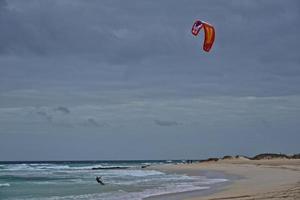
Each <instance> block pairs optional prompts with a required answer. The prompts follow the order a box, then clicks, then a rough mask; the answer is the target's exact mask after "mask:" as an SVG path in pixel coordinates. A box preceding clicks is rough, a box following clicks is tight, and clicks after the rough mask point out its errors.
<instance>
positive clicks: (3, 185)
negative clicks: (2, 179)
mask: <svg viewBox="0 0 300 200" xmlns="http://www.w3.org/2000/svg"><path fill="white" fill-rule="evenodd" d="M9 186H10V184H9V183H0V187H9Z"/></svg>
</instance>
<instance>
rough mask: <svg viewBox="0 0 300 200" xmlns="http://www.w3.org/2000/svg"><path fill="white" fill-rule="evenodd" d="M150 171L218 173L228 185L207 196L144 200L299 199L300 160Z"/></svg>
mask: <svg viewBox="0 0 300 200" xmlns="http://www.w3.org/2000/svg"><path fill="white" fill-rule="evenodd" d="M150 168H151V169H156V170H159V171H163V172H168V173H184V174H187V175H189V176H197V175H199V174H201V175H203V173H205V171H211V172H214V173H217V172H219V173H220V174H224V175H225V176H228V177H229V182H228V184H224V185H222V186H220V187H218V186H217V188H216V189H212V190H211V191H210V192H208V193H206V192H204V191H202V190H200V191H191V192H183V193H173V194H166V195H159V196H153V197H149V198H145V199H147V200H160V199H172V200H173V199H174V200H179V199H185V200H223V199H237V200H248V199H276V200H278V199H300V159H293V160H291V159H269V160H249V159H240V158H239V159H228V160H219V161H209V162H201V163H193V164H177V165H175V164H167V165H162V166H152V167H150ZM214 188H215V187H214Z"/></svg>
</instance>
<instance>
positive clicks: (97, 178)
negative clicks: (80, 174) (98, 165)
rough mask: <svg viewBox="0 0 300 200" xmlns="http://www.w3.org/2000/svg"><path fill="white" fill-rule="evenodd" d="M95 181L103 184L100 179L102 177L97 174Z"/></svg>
mask: <svg viewBox="0 0 300 200" xmlns="http://www.w3.org/2000/svg"><path fill="white" fill-rule="evenodd" d="M96 181H97V182H98V183H100V184H101V185H104V183H103V181H102V179H101V176H97V177H96Z"/></svg>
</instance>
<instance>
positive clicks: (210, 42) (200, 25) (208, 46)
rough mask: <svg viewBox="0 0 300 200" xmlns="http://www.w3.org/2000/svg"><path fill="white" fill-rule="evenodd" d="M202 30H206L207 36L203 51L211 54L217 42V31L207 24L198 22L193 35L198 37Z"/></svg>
mask: <svg viewBox="0 0 300 200" xmlns="http://www.w3.org/2000/svg"><path fill="white" fill-rule="evenodd" d="M202 28H203V29H204V34H205V37H204V43H203V50H204V51H206V52H209V51H210V49H211V47H212V45H213V43H214V41H215V29H214V27H213V26H212V25H210V24H209V23H207V22H203V21H200V20H196V21H195V23H194V25H193V27H192V34H193V35H194V36H197V35H198V34H199V32H200V30H201V29H202Z"/></svg>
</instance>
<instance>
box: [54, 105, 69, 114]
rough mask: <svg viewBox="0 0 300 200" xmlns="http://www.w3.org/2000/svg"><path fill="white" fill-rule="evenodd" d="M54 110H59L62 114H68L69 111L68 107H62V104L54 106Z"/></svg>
mask: <svg viewBox="0 0 300 200" xmlns="http://www.w3.org/2000/svg"><path fill="white" fill-rule="evenodd" d="M54 110H55V111H58V112H61V113H63V114H70V113H71V111H70V109H69V108H67V107H64V106H58V107H57V108H54Z"/></svg>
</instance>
